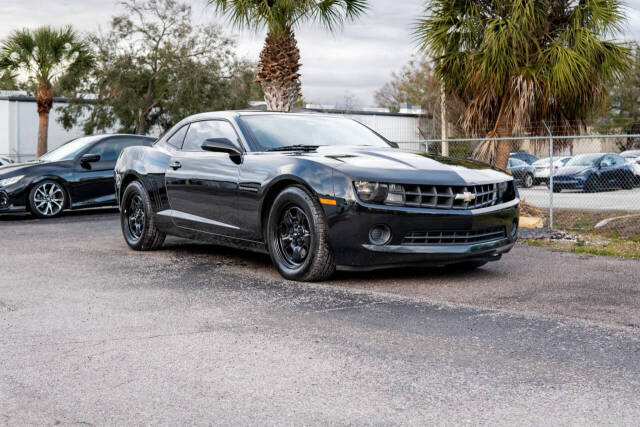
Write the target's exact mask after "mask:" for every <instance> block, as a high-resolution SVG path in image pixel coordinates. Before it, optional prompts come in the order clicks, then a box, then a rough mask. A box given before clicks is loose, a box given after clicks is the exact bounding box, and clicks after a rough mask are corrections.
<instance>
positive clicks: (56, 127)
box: [0, 92, 83, 161]
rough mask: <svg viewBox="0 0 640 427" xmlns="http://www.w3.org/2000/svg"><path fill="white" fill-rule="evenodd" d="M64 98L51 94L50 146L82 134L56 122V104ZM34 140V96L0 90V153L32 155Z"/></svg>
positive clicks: (16, 158)
mask: <svg viewBox="0 0 640 427" xmlns="http://www.w3.org/2000/svg"><path fill="white" fill-rule="evenodd" d="M66 101H67V100H66V99H64V98H54V103H53V108H52V109H51V113H50V114H49V141H48V147H49V149H50V150H51V149H53V148H56V147H58V146H60V145H61V144H63V143H65V142H66V141H68V140H70V139H73V138H76V137H78V136H82V135H83V132H82V129H81V128H76V129H72V130H70V131H66V130H64V128H63V127H62V125H61V124H60V123H58V120H57V119H58V116H59V114H58V112H57V108H58V107H60V106H61V105H64V104H65V103H66ZM37 141H38V111H37V109H36V100H35V97H32V96H31V97H30V96H23V95H19V96H16V95H14V94H12V93H11V92H9V93H7V92H0V156H5V157H9V158H11V159H12V160H14V161H25V160H32V159H34V158H35V156H36V146H37Z"/></svg>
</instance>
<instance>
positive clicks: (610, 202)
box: [518, 185, 640, 211]
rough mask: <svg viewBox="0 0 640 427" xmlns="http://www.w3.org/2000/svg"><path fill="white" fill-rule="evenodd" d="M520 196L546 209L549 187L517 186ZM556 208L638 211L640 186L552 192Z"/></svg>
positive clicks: (548, 200)
mask: <svg viewBox="0 0 640 427" xmlns="http://www.w3.org/2000/svg"><path fill="white" fill-rule="evenodd" d="M518 190H519V191H520V196H521V198H522V199H524V200H525V201H526V202H527V203H529V204H531V205H533V206H537V207H539V208H543V209H548V208H549V204H550V199H549V189H548V188H547V187H546V186H544V185H537V186H535V187H531V188H519V189H518ZM553 206H554V208H556V209H579V210H605V211H608V210H610V211H640V188H634V189H632V190H610V191H599V192H597V193H585V192H584V191H580V190H562V192H560V193H554V194H553Z"/></svg>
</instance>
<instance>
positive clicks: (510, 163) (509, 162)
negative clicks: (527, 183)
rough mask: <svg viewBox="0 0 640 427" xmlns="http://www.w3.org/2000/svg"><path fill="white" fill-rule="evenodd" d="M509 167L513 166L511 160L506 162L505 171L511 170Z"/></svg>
mask: <svg viewBox="0 0 640 427" xmlns="http://www.w3.org/2000/svg"><path fill="white" fill-rule="evenodd" d="M511 166H513V163H512V162H511V159H509V161H508V162H507V169H511Z"/></svg>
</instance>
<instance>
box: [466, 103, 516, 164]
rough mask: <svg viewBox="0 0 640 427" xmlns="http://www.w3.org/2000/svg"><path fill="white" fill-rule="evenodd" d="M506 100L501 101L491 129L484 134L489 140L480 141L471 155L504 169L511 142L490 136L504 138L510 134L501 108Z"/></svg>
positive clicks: (507, 160)
mask: <svg viewBox="0 0 640 427" xmlns="http://www.w3.org/2000/svg"><path fill="white" fill-rule="evenodd" d="M506 102H507V101H506V100H503V101H502V105H501V107H500V111H499V112H498V117H497V118H496V123H495V125H494V127H493V129H492V130H491V131H489V133H487V135H486V138H487V139H489V140H488V141H484V142H481V143H480V144H479V145H478V146H477V147H476V149H475V150H474V151H473V156H474V157H475V158H476V159H478V160H481V161H483V162H487V163H489V164H491V165H492V166H495V167H498V168H500V169H505V170H506V169H507V163H508V162H509V154H511V148H512V146H513V143H512V141H496V140H491V138H505V137H509V136H511V132H510V128H509V124H508V123H506V122H505V117H504V114H503V108H504V106H505V104H506Z"/></svg>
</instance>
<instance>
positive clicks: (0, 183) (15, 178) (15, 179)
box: [0, 175, 24, 187]
mask: <svg viewBox="0 0 640 427" xmlns="http://www.w3.org/2000/svg"><path fill="white" fill-rule="evenodd" d="M22 178H24V175H18V176H12V177H11V178H5V179H0V187H8V186H10V185H13V184H15V183H16V182H18V181H20V180H21V179H22Z"/></svg>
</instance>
